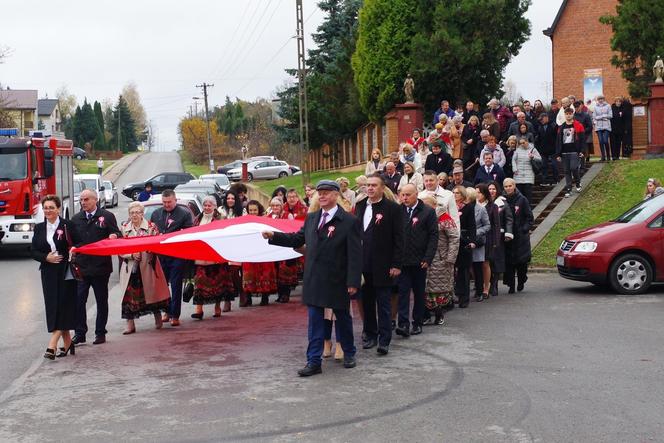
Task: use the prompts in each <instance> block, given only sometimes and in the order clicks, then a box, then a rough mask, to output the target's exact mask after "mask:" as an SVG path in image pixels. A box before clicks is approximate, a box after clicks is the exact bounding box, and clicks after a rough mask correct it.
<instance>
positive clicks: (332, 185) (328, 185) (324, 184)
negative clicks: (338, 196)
mask: <svg viewBox="0 0 664 443" xmlns="http://www.w3.org/2000/svg"><path fill="white" fill-rule="evenodd" d="M340 190H341V188H340V187H339V183H337V182H335V181H333V180H321V181H319V182H318V184H317V185H316V191H337V192H339V191H340Z"/></svg>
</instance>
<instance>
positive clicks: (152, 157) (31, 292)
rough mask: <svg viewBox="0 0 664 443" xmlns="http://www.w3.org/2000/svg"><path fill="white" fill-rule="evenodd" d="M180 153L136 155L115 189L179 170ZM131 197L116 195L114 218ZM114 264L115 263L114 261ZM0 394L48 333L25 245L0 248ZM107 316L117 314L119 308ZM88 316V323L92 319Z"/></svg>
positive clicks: (37, 280)
mask: <svg viewBox="0 0 664 443" xmlns="http://www.w3.org/2000/svg"><path fill="white" fill-rule="evenodd" d="M181 170H182V165H181V163H180V157H179V156H178V155H177V153H175V152H171V153H148V154H144V155H142V156H139V157H138V158H137V159H136V160H135V161H134V162H133V163H132V164H131V166H129V168H127V170H126V171H125V172H124V174H122V175H121V176H120V177H119V179H118V180H117V181H116V185H117V187H118V192H119V191H121V190H122V187H123V186H124V185H125V184H127V183H130V182H134V181H140V180H144V179H147V178H149V177H150V176H152V175H153V174H156V173H159V172H165V171H181ZM130 201H131V200H130V199H128V198H126V197H125V196H123V195H122V194H120V195H119V205H118V207H117V208H113V209H110V210H111V211H112V212H113V213H115V214H116V217H117V218H118V221H122V220H126V219H127V218H128V217H127V205H128V204H129V202H130ZM114 264H115V265H117V263H114ZM0 270H1V272H0V300H2V305H3V309H0V325H2V326H1V327H0V355H2V356H3V358H2V364H1V365H0V396H1V395H2V394H1V393H2V392H4V391H6V390H7V389H8V388H9V387H10V386H11V384H12V383H13V382H14V381H15V380H17V378H18V377H20V376H21V374H23V373H24V372H25V371H26V370H28V369H29V368H30V367H31V365H32V364H33V363H34V361H35V357H37V356H39V354H40V353H41V352H43V351H44V350H45V349H46V345H47V343H48V333H47V332H46V321H45V317H44V302H43V295H42V288H41V280H40V277H39V270H38V263H37V262H35V261H34V260H32V259H31V258H30V256H29V253H28V251H27V248H20V249H16V248H12V249H3V248H0ZM117 281H118V278H117V273H113V275H112V278H111V282H110V285H111V286H112V285H114V284H117ZM92 306H94V295H93V294H92V292H91V294H90V297H89V299H88V307H92ZM109 316H110V317H113V316H119V311H116V312H111V313H110V314H109ZM90 321H91V320H90V318H88V326H89V325H90V324H92V327H93V330H94V317H92V322H90Z"/></svg>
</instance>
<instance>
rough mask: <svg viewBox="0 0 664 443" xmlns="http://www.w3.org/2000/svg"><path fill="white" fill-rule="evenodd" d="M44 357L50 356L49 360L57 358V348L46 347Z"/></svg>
mask: <svg viewBox="0 0 664 443" xmlns="http://www.w3.org/2000/svg"><path fill="white" fill-rule="evenodd" d="M44 358H48V359H49V360H55V349H51V348H46V352H45V353H44Z"/></svg>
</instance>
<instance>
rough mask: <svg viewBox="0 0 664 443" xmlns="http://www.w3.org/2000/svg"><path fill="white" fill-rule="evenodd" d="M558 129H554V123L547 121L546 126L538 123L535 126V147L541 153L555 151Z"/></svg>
mask: <svg viewBox="0 0 664 443" xmlns="http://www.w3.org/2000/svg"><path fill="white" fill-rule="evenodd" d="M557 135H558V131H557V130H556V124H555V123H550V122H549V123H547V125H546V127H544V125H539V126H538V127H537V139H536V141H535V147H536V148H537V151H538V152H539V153H540V154H541V155H553V154H555V153H556V136H557Z"/></svg>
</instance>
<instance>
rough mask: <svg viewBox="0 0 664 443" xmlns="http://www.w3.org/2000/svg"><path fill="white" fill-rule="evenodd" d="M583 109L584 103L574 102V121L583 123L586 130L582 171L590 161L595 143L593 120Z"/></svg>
mask: <svg viewBox="0 0 664 443" xmlns="http://www.w3.org/2000/svg"><path fill="white" fill-rule="evenodd" d="M583 108H584V106H583V102H582V101H578V100H577V101H575V102H574V120H576V121H578V122H579V123H581V124H582V125H583V129H584V130H585V131H584V134H585V135H584V140H583V150H582V152H583V155H584V157H585V161H582V162H580V163H581V165H580V166H581V169H584V168H585V164H586V162H587V161H588V160H589V156H588V154H589V153H590V145H592V143H593V119H592V118H591V117H590V114H588V113H587V112H585V111H584V110H583Z"/></svg>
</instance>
